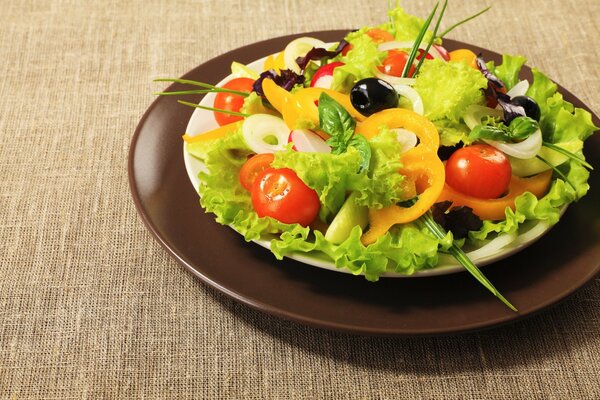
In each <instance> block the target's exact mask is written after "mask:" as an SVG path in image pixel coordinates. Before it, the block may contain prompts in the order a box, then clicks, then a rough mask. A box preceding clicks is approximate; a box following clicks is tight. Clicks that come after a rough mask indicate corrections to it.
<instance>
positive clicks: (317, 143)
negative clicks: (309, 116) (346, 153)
mask: <svg viewBox="0 0 600 400" xmlns="http://www.w3.org/2000/svg"><path fill="white" fill-rule="evenodd" d="M288 143H294V146H293V147H292V148H293V149H294V150H296V151H300V152H304V153H331V147H330V146H329V145H328V144H327V143H325V141H324V140H323V139H322V138H321V137H320V136H319V135H317V134H316V133H314V132H313V131H311V130H308V129H294V130H293V131H291V132H290V135H289V137H288Z"/></svg>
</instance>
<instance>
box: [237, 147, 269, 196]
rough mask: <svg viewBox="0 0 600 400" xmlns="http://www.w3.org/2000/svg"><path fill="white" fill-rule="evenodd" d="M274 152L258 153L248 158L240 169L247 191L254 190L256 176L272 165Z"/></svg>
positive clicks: (243, 184) (241, 181) (241, 179)
mask: <svg viewBox="0 0 600 400" xmlns="http://www.w3.org/2000/svg"><path fill="white" fill-rule="evenodd" d="M274 159H275V157H274V156H273V153H262V154H256V155H254V156H252V157H250V158H249V159H248V161H246V162H245V163H244V165H242V168H241V169H240V183H241V185H242V186H243V187H244V189H246V190H247V191H251V190H252V185H253V184H254V181H255V180H256V177H257V176H258V175H260V174H261V173H262V172H263V171H264V170H266V169H268V168H270V167H271V163H273V160H274Z"/></svg>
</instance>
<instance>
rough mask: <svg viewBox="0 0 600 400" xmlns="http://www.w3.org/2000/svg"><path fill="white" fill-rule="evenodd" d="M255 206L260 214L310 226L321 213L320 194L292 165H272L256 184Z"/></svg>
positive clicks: (256, 180) (253, 196)
mask: <svg viewBox="0 0 600 400" xmlns="http://www.w3.org/2000/svg"><path fill="white" fill-rule="evenodd" d="M251 194H252V206H253V207H254V210H255V211H256V214H258V216H259V217H272V218H275V219H276V220H278V221H281V222H283V223H285V224H300V225H302V226H307V225H308V224H310V223H311V222H312V221H313V220H314V219H315V218H316V216H317V214H318V212H319V208H320V207H321V205H320V203H319V197H318V196H317V193H316V192H315V191H314V190H312V189H311V188H309V187H308V186H306V185H305V184H304V182H302V180H300V178H298V175H296V173H295V172H294V171H293V170H291V169H289V168H277V169H276V168H268V169H265V170H264V171H263V172H261V173H260V174H258V176H256V178H255V180H254V182H253V184H252V190H251Z"/></svg>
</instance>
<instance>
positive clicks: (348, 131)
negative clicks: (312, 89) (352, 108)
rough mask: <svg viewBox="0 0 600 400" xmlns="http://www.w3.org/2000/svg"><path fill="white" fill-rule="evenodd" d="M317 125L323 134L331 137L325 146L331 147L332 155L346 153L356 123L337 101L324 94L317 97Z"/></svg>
mask: <svg viewBox="0 0 600 400" xmlns="http://www.w3.org/2000/svg"><path fill="white" fill-rule="evenodd" d="M319 125H320V127H321V130H323V132H325V133H327V134H329V136H331V137H330V138H329V139H328V140H327V144H328V145H330V146H331V147H332V151H331V152H332V153H333V154H341V153H343V152H345V151H346V149H347V148H348V144H349V143H350V140H351V139H352V137H353V136H354V128H355V127H356V121H354V118H352V116H351V115H350V114H349V113H348V111H346V109H345V108H344V107H342V106H341V105H340V104H339V103H338V102H337V101H335V100H334V99H332V98H331V96H329V95H327V94H326V93H321V96H320V97H319Z"/></svg>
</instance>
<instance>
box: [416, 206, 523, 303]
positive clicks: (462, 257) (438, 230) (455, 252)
mask: <svg viewBox="0 0 600 400" xmlns="http://www.w3.org/2000/svg"><path fill="white" fill-rule="evenodd" d="M419 220H420V221H421V222H422V223H423V224H424V225H425V226H426V227H427V228H428V229H429V230H430V231H431V233H433V235H434V236H435V237H436V238H438V239H439V240H442V239H443V238H444V237H445V236H446V232H444V229H443V228H442V227H441V226H439V225H438V223H437V222H435V220H434V219H433V215H432V214H431V211H427V212H426V213H425V214H423V215H422V216H421V217H420V219H419ZM448 251H449V252H450V254H452V256H453V257H454V258H455V259H456V261H458V262H459V263H460V264H461V265H462V266H463V267H465V269H466V270H467V271H468V272H469V273H470V274H471V275H473V277H474V278H475V279H477V281H478V282H479V283H481V284H482V285H483V286H484V287H485V288H486V289H487V290H489V291H490V292H492V294H493V295H494V296H496V297H497V298H498V299H499V300H500V301H501V302H502V303H504V304H505V305H506V306H507V307H508V308H510V309H511V310H512V311H514V312H517V311H518V310H517V309H516V307H515V306H513V305H512V304H511V303H510V301H508V300H507V299H506V298H505V297H504V296H502V294H500V292H499V291H498V290H497V289H496V288H495V287H494V285H493V284H492V283H491V282H490V281H489V280H488V279H487V278H486V277H485V275H484V274H483V272H481V270H479V268H477V266H476V265H475V264H474V263H473V261H471V259H470V258H469V256H467V255H466V254H465V252H464V251H463V250H462V249H461V248H460V247H458V246H457V245H456V244H454V243H452V246H451V247H450V249H449V250H448Z"/></svg>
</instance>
